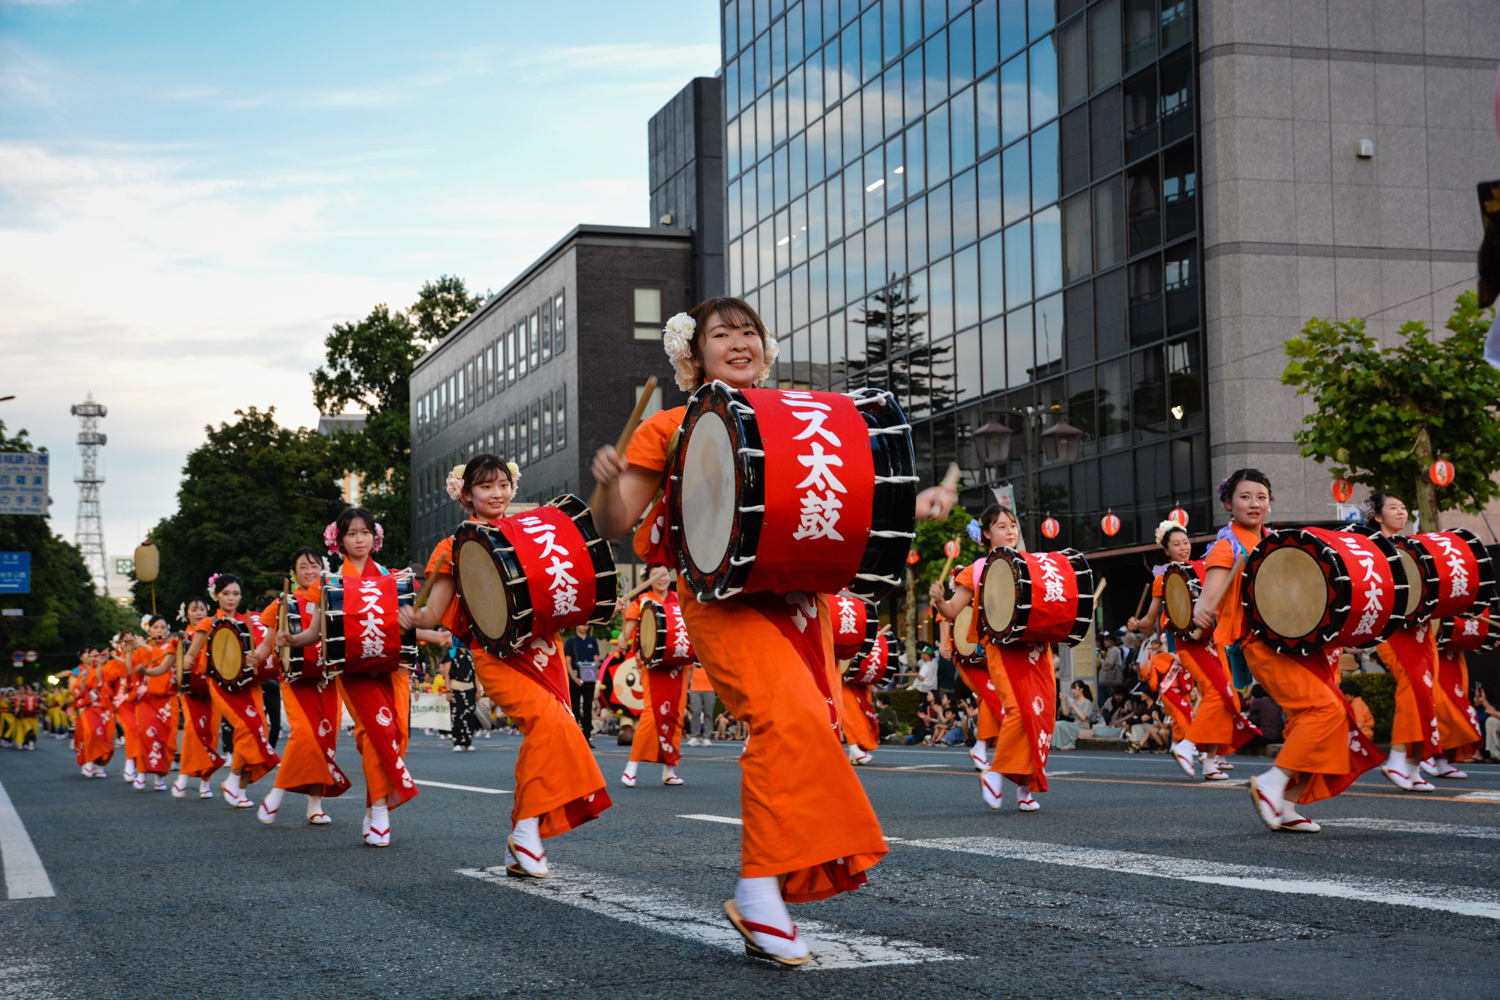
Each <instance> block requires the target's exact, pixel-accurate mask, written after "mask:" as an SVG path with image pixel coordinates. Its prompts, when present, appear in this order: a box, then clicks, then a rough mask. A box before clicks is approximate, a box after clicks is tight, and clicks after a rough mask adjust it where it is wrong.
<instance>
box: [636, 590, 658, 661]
mask: <svg viewBox="0 0 1500 1000" xmlns="http://www.w3.org/2000/svg"><path fill="white" fill-rule="evenodd" d="M640 628H641V658H642V659H643V660H646V661H647V662H650V661H652V660H655V659H656V607H655V605H652V604H645V605H643V606H642V607H641V625H640Z"/></svg>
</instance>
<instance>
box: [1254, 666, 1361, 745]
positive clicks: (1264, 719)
mask: <svg viewBox="0 0 1500 1000" xmlns="http://www.w3.org/2000/svg"><path fill="white" fill-rule="evenodd" d="M1345 683H1351V682H1348V681H1346V682H1345ZM1245 715H1246V716H1247V717H1248V718H1249V719H1250V722H1251V723H1252V724H1253V725H1254V726H1255V728H1257V729H1259V730H1260V733H1261V734H1260V735H1259V736H1254V737H1251V739H1250V741H1249V742H1248V743H1246V744H1245V745H1244V747H1242V748H1241V752H1242V753H1243V752H1244V751H1246V750H1257V749H1259V748H1261V747H1265V746H1270V745H1271V744H1272V743H1280V742H1281V733H1282V730H1283V728H1284V727H1285V726H1286V716H1285V715H1283V714H1282V711H1281V706H1280V705H1278V704H1276V701H1275V700H1274V699H1273V698H1272V697H1271V696H1270V695H1268V694H1266V689H1265V688H1263V687H1261V686H1260V685H1259V684H1254V685H1251V687H1250V699H1249V700H1248V701H1247V702H1245ZM1372 731H1373V726H1372Z"/></svg>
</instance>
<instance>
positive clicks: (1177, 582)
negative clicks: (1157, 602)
mask: <svg viewBox="0 0 1500 1000" xmlns="http://www.w3.org/2000/svg"><path fill="white" fill-rule="evenodd" d="M1161 602H1162V606H1163V607H1165V608H1166V609H1167V621H1169V622H1171V623H1172V627H1173V628H1175V629H1178V630H1180V631H1183V632H1186V631H1187V630H1188V629H1190V628H1192V627H1193V591H1192V588H1191V587H1189V586H1188V582H1187V579H1186V578H1185V577H1183V576H1181V575H1180V574H1177V573H1168V574H1166V575H1165V576H1164V577H1163V578H1162V582H1161Z"/></svg>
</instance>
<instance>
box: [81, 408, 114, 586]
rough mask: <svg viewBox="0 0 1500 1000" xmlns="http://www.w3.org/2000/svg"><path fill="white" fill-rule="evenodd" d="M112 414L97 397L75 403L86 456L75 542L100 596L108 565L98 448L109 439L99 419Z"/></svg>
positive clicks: (84, 458) (107, 580)
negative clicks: (96, 580) (100, 510)
mask: <svg viewBox="0 0 1500 1000" xmlns="http://www.w3.org/2000/svg"><path fill="white" fill-rule="evenodd" d="M108 415H109V407H107V406H105V405H104V404H103V403H96V402H94V394H93V393H92V392H91V393H89V396H88V399H87V400H85V401H84V402H82V403H74V404H73V416H75V417H77V418H78V420H79V423H80V424H81V425H82V429H81V430H79V432H78V450H79V451H80V452H82V453H83V475H81V476H75V477H74V478H73V481H74V482H75V483H77V484H78V527H77V528H76V529H75V530H74V532H73V543H74V544H75V545H77V546H78V551H79V552H80V553H82V554H83V564H84V565H85V566H87V567H88V568H89V572H91V573H97V574H98V578H99V590H100V592H101V593H104V592H107V591H108V589H109V564H108V559H107V557H106V556H105V553H104V521H103V518H102V517H101V515H100V513H99V487H100V486H102V485H103V484H104V477H103V476H101V475H99V471H98V467H99V448H100V447H101V446H103V445H105V444H107V443H108V441H109V438H108V437H107V436H106V435H105V434H103V433H101V432H100V430H99V418H100V417H105V416H108Z"/></svg>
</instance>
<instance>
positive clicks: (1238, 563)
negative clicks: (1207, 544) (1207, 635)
mask: <svg viewBox="0 0 1500 1000" xmlns="http://www.w3.org/2000/svg"><path fill="white" fill-rule="evenodd" d="M1244 568H1245V553H1243V552H1241V553H1240V554H1239V555H1237V556H1235V557H1234V566H1233V567H1231V568H1230V570H1229V575H1228V576H1226V577H1225V578H1224V586H1223V587H1222V588H1220V590H1219V592H1218V593H1217V594H1215V595H1214V596H1213V599H1212V600H1209V601H1208V602H1207V603H1209V604H1212V605H1213V608H1214V614H1218V613H1219V605H1220V604H1223V603H1224V597H1225V595H1226V594H1228V593H1229V585H1230V584H1231V583H1233V582H1234V578H1235V577H1237V576H1239V575H1240V570H1242V569H1244ZM1206 597H1207V595H1206V594H1199V595H1198V600H1199V601H1203V600H1204V599H1205V598H1206ZM1196 607H1197V605H1196V604H1195V605H1194V608H1195V609H1196ZM1201 638H1203V629H1201V628H1197V627H1196V626H1195V627H1194V628H1193V630H1192V631H1191V632H1189V633H1188V639H1190V640H1192V641H1193V642H1197V641H1198V640H1199V639H1201Z"/></svg>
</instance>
